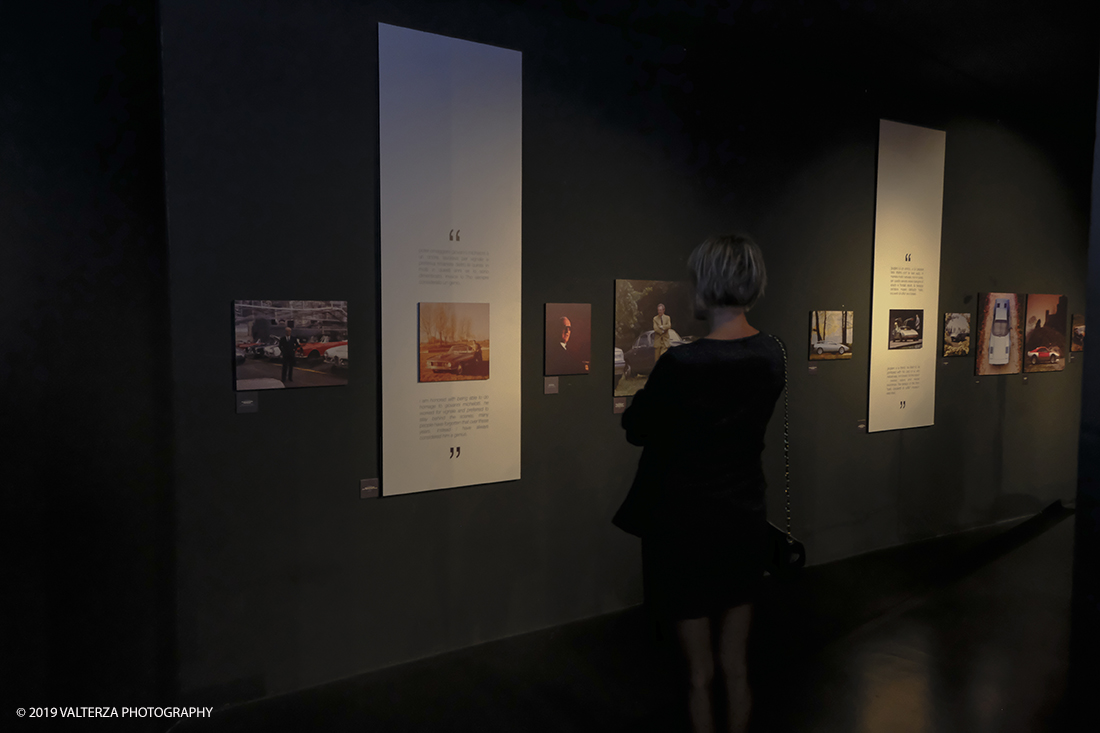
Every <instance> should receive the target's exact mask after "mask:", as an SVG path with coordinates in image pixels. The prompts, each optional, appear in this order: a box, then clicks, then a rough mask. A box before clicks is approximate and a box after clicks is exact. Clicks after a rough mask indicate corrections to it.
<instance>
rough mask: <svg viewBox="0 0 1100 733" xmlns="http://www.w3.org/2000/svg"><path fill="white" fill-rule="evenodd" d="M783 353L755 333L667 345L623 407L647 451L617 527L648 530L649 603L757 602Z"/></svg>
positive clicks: (715, 607) (694, 608)
mask: <svg viewBox="0 0 1100 733" xmlns="http://www.w3.org/2000/svg"><path fill="white" fill-rule="evenodd" d="M783 370H784V366H783V352H782V349H781V347H780V345H779V343H778V342H777V341H776V339H775V338H773V337H771V336H769V335H767V334H764V333H758V334H755V335H753V336H747V337H745V338H741V339H735V340H731V341H723V340H715V339H701V340H699V341H696V342H694V343H690V344H684V345H682V346H677V347H675V348H673V349H670V350H669V351H668V352H666V353H665V354H664V355H663V356H662V357H661V358H660V360H658V362H657V364H656V365H655V366H654V368H653V372H652V374H650V375H649V379H648V381H647V382H646V386H645V388H644V389H642V390H640V391H639V392H638V393H637V394H636V395H635V396H634V401H633V402H632V404H631V405H630V407H629V408H628V409H627V410H626V412H625V413H623V420H622V424H623V428H624V429H625V430H626V437H627V440H628V441H630V442H631V443H633V444H634V445H641V446H644V450H643V451H642V458H641V460H640V461H639V463H638V473H637V475H636V476H635V478H634V484H633V485H632V486H631V489H630V494H628V496H627V500H626V501H625V502H624V503H623V506H622V507H621V508H620V509H619V512H618V513H617V514H616V516H615V520H614V521H615V524H616V525H618V526H620V527H622V528H623V529H625V530H626V531H628V532H632V533H633V534H638V535H640V536H641V537H642V561H643V582H644V585H645V594H646V602H647V603H649V604H651V605H652V606H653V607H654V608H655V609H656V610H657V611H658V612H659V613H661V614H662V615H665V616H668V617H671V618H680V619H685V618H700V617H703V616H707V615H711V614H714V613H717V612H719V611H721V610H722V609H725V608H729V607H732V606H735V605H738V604H739V603H743V602H745V601H749V600H751V599H752V597H753V594H754V593H755V591H756V589H757V587H758V586H759V583H760V580H761V578H762V576H763V569H762V564H761V562H760V556H759V551H760V549H761V548H762V547H763V543H764V538H765V528H766V521H767V519H766V506H765V501H764V491H765V488H766V486H767V482H766V481H765V479H764V471H763V466H762V465H761V454H762V453H763V450H764V432H765V429H766V428H767V425H768V420H769V419H770V418H771V416H772V412H773V411H774V409H775V402H776V399H777V398H778V397H779V395H780V393H781V392H782V391H783V384H784V372H783Z"/></svg>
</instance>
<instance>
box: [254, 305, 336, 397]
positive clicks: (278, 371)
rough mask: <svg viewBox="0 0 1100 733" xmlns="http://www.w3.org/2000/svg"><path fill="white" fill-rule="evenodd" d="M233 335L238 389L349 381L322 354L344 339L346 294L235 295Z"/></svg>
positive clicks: (317, 384) (326, 384) (280, 387)
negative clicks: (262, 297)
mask: <svg viewBox="0 0 1100 733" xmlns="http://www.w3.org/2000/svg"><path fill="white" fill-rule="evenodd" d="M233 338H234V350H235V366H234V380H235V388H236V390H237V391H238V392H243V391H249V392H251V391H253V390H261V389H283V388H288V387H339V386H342V385H345V384H347V383H348V377H347V372H346V371H337V370H334V369H333V368H332V367H331V366H330V365H329V364H328V363H326V362H325V359H324V356H325V353H326V352H327V351H328V350H329V349H332V348H334V347H338V346H343V345H346V344H347V342H348V303H347V301H346V300H235V301H233Z"/></svg>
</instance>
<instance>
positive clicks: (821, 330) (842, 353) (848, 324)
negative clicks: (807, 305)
mask: <svg viewBox="0 0 1100 733" xmlns="http://www.w3.org/2000/svg"><path fill="white" fill-rule="evenodd" d="M855 315H856V314H855V311H810V361H826V360H829V359H851V358H852V334H853V331H854V328H855V327H854V325H853V321H854V320H855Z"/></svg>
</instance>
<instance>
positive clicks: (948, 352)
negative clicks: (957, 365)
mask: <svg viewBox="0 0 1100 733" xmlns="http://www.w3.org/2000/svg"><path fill="white" fill-rule="evenodd" d="M969 354H970V314H969V313H944V314H943V355H944V356H967V355H969Z"/></svg>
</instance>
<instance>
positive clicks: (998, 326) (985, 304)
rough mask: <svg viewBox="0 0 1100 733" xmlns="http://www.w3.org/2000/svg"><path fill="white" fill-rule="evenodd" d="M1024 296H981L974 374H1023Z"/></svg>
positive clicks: (975, 343) (995, 294)
mask: <svg viewBox="0 0 1100 733" xmlns="http://www.w3.org/2000/svg"><path fill="white" fill-rule="evenodd" d="M1023 302H1024V298H1023V296H1021V295H1018V294H1016V293H981V294H979V295H978V333H977V337H976V338H975V340H974V357H975V358H974V373H975V374H976V375H978V376H991V375H995V374H1019V373H1020V372H1021V370H1022V368H1023V344H1024V332H1023V315H1022V311H1021V306H1022V305H1023Z"/></svg>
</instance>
